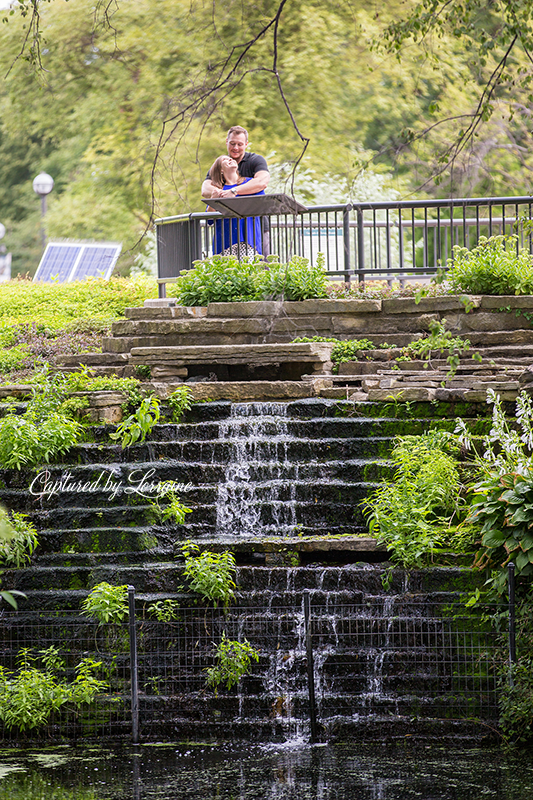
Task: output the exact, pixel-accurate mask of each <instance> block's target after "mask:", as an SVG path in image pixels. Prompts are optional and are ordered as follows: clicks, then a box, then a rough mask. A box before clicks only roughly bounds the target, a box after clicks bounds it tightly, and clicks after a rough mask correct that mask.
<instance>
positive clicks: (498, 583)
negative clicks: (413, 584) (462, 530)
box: [456, 390, 533, 596]
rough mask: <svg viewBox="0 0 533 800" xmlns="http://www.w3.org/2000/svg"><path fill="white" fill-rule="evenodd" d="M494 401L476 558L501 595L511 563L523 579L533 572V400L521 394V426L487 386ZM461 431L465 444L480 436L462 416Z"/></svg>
mask: <svg viewBox="0 0 533 800" xmlns="http://www.w3.org/2000/svg"><path fill="white" fill-rule="evenodd" d="M487 400H488V402H490V403H492V406H493V414H492V427H491V430H490V431H489V433H488V434H487V436H486V437H484V439H483V451H482V452H481V453H477V452H475V454H474V462H475V465H476V468H477V479H476V480H475V482H474V484H473V486H472V488H471V501H470V515H469V521H470V522H471V523H473V524H476V525H478V526H479V527H480V529H481V549H480V550H479V552H478V554H477V557H476V564H477V565H478V566H479V567H480V568H484V569H487V570H488V571H489V573H490V577H489V578H488V580H487V586H488V587H489V588H488V590H489V591H490V592H495V593H496V595H498V596H501V595H503V594H505V593H506V590H507V574H506V566H507V564H508V563H509V561H514V563H515V566H516V575H517V578H518V579H519V582H520V581H523V582H525V583H529V582H530V580H531V576H532V575H533V535H532V533H531V528H532V524H533V456H532V455H531V449H532V447H533V403H532V400H531V398H530V397H529V396H528V395H526V394H524V393H520V394H519V396H518V398H517V400H516V422H517V424H516V426H512V425H511V424H510V421H509V420H507V419H506V417H505V414H504V412H503V410H502V407H501V402H500V398H499V397H498V396H496V394H495V393H494V391H493V390H489V391H488V392H487ZM456 433H457V434H458V435H459V439H460V441H461V443H462V444H463V446H465V447H466V448H469V449H473V446H474V442H473V441H472V438H471V437H470V435H469V433H468V431H467V429H466V426H465V424H464V422H463V421H462V420H458V421H457V427H456Z"/></svg>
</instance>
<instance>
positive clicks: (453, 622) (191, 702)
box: [0, 588, 515, 742]
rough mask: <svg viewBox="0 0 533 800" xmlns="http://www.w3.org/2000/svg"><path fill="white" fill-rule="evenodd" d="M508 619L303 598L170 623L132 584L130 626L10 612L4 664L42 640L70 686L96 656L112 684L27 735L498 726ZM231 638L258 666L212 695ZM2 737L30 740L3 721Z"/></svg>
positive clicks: (423, 604) (453, 608)
mask: <svg viewBox="0 0 533 800" xmlns="http://www.w3.org/2000/svg"><path fill="white" fill-rule="evenodd" d="M509 610H510V611H511V614H510V618H511V619H512V608H511V609H509ZM506 611H507V607H505V606H501V607H498V608H496V607H491V608H488V607H484V608H480V609H478V608H474V609H468V608H465V606H464V605H463V604H459V603H455V602H448V601H447V600H446V599H444V598H443V599H442V600H441V601H438V600H435V599H429V598H427V599H422V598H417V597H416V596H413V595H405V596H402V595H394V596H388V595H380V596H376V597H373V598H371V600H369V601H368V602H359V603H353V604H343V605H342V606H340V605H335V607H334V608H330V607H329V606H328V604H327V603H326V602H321V603H317V602H313V594H312V593H303V595H302V602H301V603H296V604H295V605H293V606H284V607H278V606H276V607H272V608H268V609H264V608H262V607H261V608H259V607H255V606H254V607H250V606H246V607H232V608H230V609H227V610H226V611H224V609H221V608H218V609H216V608H207V609H206V608H201V607H194V608H179V609H178V610H177V612H176V616H175V619H173V620H171V621H167V622H163V621H159V620H157V619H155V618H153V617H150V616H147V615H146V614H145V613H144V612H141V609H140V608H139V607H137V613H136V615H135V616H134V613H133V589H132V588H130V617H129V621H125V622H124V623H118V624H103V625H98V624H97V623H96V622H94V621H93V620H91V619H88V618H87V617H83V616H80V615H79V613H77V612H73V611H65V612H54V611H46V610H42V611H38V612H36V611H28V612H25V611H18V612H16V611H6V612H3V614H2V617H1V619H0V664H1V666H2V667H3V668H4V669H6V670H8V671H9V672H10V675H11V676H13V675H15V674H16V672H17V670H18V668H19V667H20V654H21V649H22V648H24V647H27V646H28V643H33V642H37V643H38V644H37V645H34V648H35V650H34V656H35V657H36V658H38V657H39V654H40V655H42V651H43V650H45V649H46V648H47V647H50V646H52V645H53V646H54V647H56V648H57V649H58V653H57V655H58V656H59V657H61V659H62V660H63V662H64V675H65V677H64V679H65V680H67V681H72V680H73V679H74V674H75V667H76V665H77V664H78V663H79V662H80V661H81V659H83V658H91V659H93V660H94V661H97V662H100V665H101V666H100V671H101V672H100V675H99V676H100V677H104V678H105V679H106V680H107V682H108V684H109V685H108V688H107V689H106V690H105V691H104V692H103V693H100V694H99V695H98V696H97V697H95V698H94V700H93V701H92V702H91V703H90V704H86V705H82V706H81V707H77V708H74V707H72V706H71V705H69V704H66V705H65V706H64V707H62V708H61V709H59V710H57V711H55V712H53V713H52V715H51V717H50V720H49V721H48V723H47V724H46V725H44V726H43V727H41V728H38V729H31V730H29V731H27V732H26V733H25V734H23V738H24V739H35V738H37V739H42V738H43V737H45V738H46V739H48V740H50V739H51V740H58V739H59V740H60V739H62V738H68V739H72V738H74V739H87V740H89V739H94V738H101V737H108V738H117V737H121V738H128V739H129V738H131V739H132V740H133V742H137V741H138V740H139V738H143V739H145V740H151V739H153V738H156V739H160V738H161V737H164V736H165V735H167V736H168V735H175V732H176V725H181V726H182V729H181V732H190V731H191V730H192V729H193V728H194V725H200V727H202V726H203V727H202V731H203V734H202V735H209V734H210V733H211V734H212V733H213V730H214V728H213V726H217V725H218V728H217V730H218V732H219V733H220V735H227V731H231V730H236V726H238V725H239V724H240V725H253V726H255V727H256V728H257V730H262V731H263V734H264V735H265V736H266V738H268V736H269V735H271V733H272V730H273V728H274V727H276V728H277V729H278V731H279V730H281V731H283V732H284V733H285V734H289V735H290V733H291V732H294V731H298V730H300V731H303V730H309V720H310V721H311V728H310V734H311V737H312V739H313V740H314V739H315V738H317V735H321V733H319V734H317V731H319V732H320V731H323V730H326V731H327V730H328V725H330V724H335V721H336V720H337V721H338V720H345V721H346V722H347V724H348V725H352V726H355V727H356V726H357V724H359V723H362V724H364V721H365V720H366V721H368V720H372V718H377V717H380V716H382V715H385V716H389V717H392V716H396V717H398V718H403V719H409V718H413V717H415V718H417V719H419V720H420V721H421V722H422V723H423V721H424V720H426V719H427V720H431V719H440V720H443V719H447V720H463V721H469V724H470V723H471V724H474V725H477V724H479V722H482V723H485V724H486V723H488V724H490V725H493V726H497V719H498V682H499V681H501V679H502V676H504V675H505V674H506V670H507V669H508V664H509V657H510V660H511V663H512V662H513V661H514V659H515V653H514V650H513V647H514V639H513V636H514V632H513V633H512V636H511V637H509V640H508V641H509V644H510V645H511V650H510V651H509V647H508V642H507V636H506V633H505V631H500V632H498V631H496V630H495V629H494V628H493V627H492V626H491V623H490V620H491V619H492V618H495V617H497V616H501V614H502V613H505V612H506ZM497 612H498V613H497ZM510 631H511V628H510ZM128 634H129V635H128ZM223 634H225V635H226V636H227V638H229V639H235V640H239V641H241V642H242V641H244V640H245V639H246V640H247V641H248V642H249V643H250V644H251V645H252V646H253V647H254V648H256V649H257V651H258V652H259V662H258V663H257V664H256V663H253V667H252V669H251V671H250V673H249V674H248V675H246V676H245V677H244V678H242V679H241V681H240V682H239V684H238V686H236V687H233V688H231V689H227V688H226V686H225V685H223V684H222V685H220V686H219V687H218V693H215V692H214V691H213V689H212V688H209V687H207V686H206V674H207V673H206V670H208V669H209V668H210V667H213V665H214V664H215V647H216V644H217V643H218V642H220V641H221V638H222V636H223ZM8 677H9V676H8ZM0 688H1V687H0ZM210 726H211V727H210ZM1 738H4V739H14V738H20V734H18V733H17V731H16V729H11V730H9V729H7V728H5V727H4V726H1V725H0V739H1Z"/></svg>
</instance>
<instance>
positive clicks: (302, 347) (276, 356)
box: [131, 342, 334, 366]
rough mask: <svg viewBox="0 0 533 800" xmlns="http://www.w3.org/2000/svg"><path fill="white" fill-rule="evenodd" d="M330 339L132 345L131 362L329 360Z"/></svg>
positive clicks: (183, 362) (242, 362)
mask: <svg viewBox="0 0 533 800" xmlns="http://www.w3.org/2000/svg"><path fill="white" fill-rule="evenodd" d="M333 347H334V343H332V342H299V343H294V342H291V343H285V344H283V343H280V344H250V345H242V344H235V345H199V346H197V347H192V346H190V345H188V346H186V347H134V348H132V351H131V359H132V363H133V364H154V363H157V364H168V363H169V362H172V364H173V365H175V366H185V365H187V364H215V363H216V364H251V365H254V366H262V365H267V364H272V363H287V362H311V363H313V362H316V363H318V362H320V363H321V364H322V365H324V364H330V363H331V351H332V349H333Z"/></svg>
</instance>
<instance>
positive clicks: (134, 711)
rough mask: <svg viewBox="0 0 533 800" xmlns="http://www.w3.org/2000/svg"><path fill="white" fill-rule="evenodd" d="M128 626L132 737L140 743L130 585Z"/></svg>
mask: <svg viewBox="0 0 533 800" xmlns="http://www.w3.org/2000/svg"><path fill="white" fill-rule="evenodd" d="M128 627H129V632H130V677H131V738H132V742H133V744H138V743H139V680H138V674H137V628H136V626H135V586H128Z"/></svg>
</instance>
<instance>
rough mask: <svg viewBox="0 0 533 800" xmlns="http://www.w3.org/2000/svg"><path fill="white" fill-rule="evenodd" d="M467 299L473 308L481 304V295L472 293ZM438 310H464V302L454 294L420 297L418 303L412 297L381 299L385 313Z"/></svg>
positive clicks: (417, 312)
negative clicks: (477, 295)
mask: <svg viewBox="0 0 533 800" xmlns="http://www.w3.org/2000/svg"><path fill="white" fill-rule="evenodd" d="M468 299H469V301H471V302H472V303H473V304H474V307H475V308H479V306H480V305H481V297H476V296H473V295H472V296H470V297H469V298H468ZM438 311H464V303H462V302H461V300H460V299H459V297H458V296H456V295H447V296H440V297H422V298H421V300H420V302H419V303H417V302H416V301H415V298H414V297H391V298H387V299H385V300H383V312H384V313H385V314H421V313H424V312H429V313H436V312H438Z"/></svg>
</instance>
